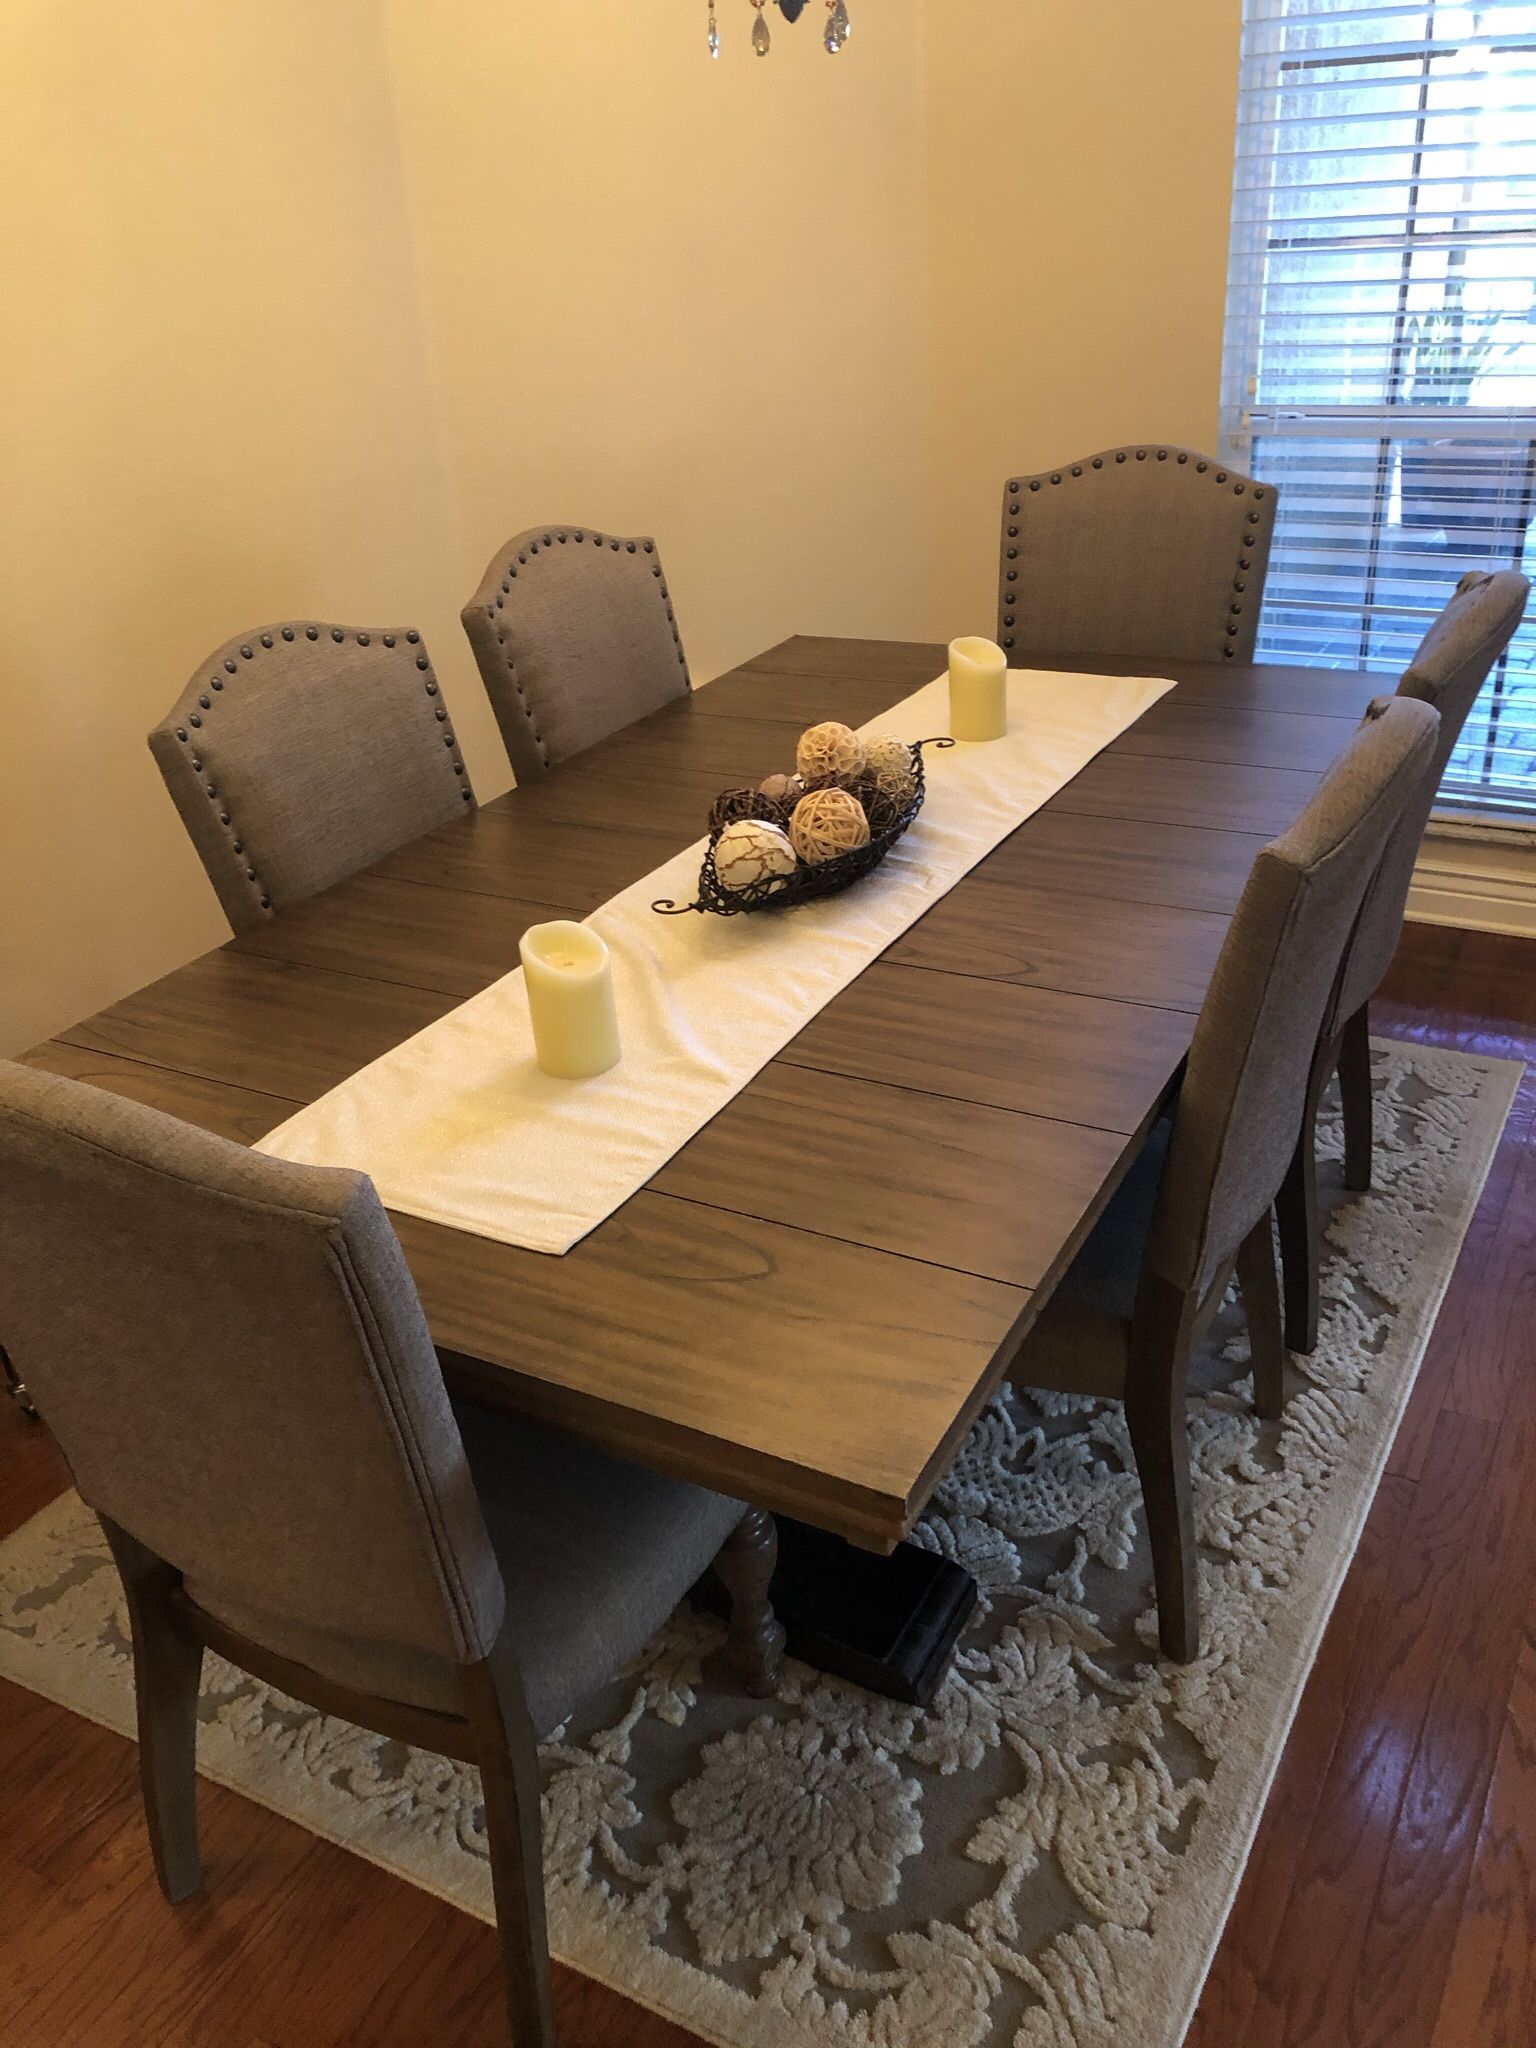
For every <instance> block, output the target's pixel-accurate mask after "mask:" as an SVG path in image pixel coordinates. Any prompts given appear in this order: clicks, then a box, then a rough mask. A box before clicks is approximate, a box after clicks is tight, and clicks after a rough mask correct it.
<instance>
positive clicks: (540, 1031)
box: [518, 920, 619, 1081]
mask: <svg viewBox="0 0 1536 2048" xmlns="http://www.w3.org/2000/svg"><path fill="white" fill-rule="evenodd" d="M518 950H519V951H520V952H521V954H522V956H523V984H524V986H525V987H526V988H527V990H528V1011H529V1014H530V1016H531V1017H532V1018H533V1043H534V1048H535V1050H536V1052H537V1053H538V1059H539V1065H540V1066H541V1067H542V1068H543V1070H544V1072H545V1073H546V1074H553V1075H554V1076H555V1078H556V1079H557V1080H560V1081H584V1080H587V1079H588V1078H589V1077H590V1076H592V1075H593V1074H606V1073H607V1071H608V1069H609V1068H610V1067H611V1066H614V1065H615V1064H616V1063H617V1061H618V1057H619V1020H618V1014H617V1012H616V1011H615V1009H614V1007H613V968H612V966H611V964H610V962H609V959H608V948H607V947H606V946H605V945H604V944H603V942H602V940H601V939H600V938H599V937H598V936H597V933H596V932H593V931H588V929H587V927H586V926H585V925H584V924H570V923H567V922H566V921H564V920H561V921H559V922H557V923H555V924H536V925H533V926H531V927H530V928H529V929H528V930H527V931H526V932H524V933H523V937H522V943H521V945H520V947H519V949H518Z"/></svg>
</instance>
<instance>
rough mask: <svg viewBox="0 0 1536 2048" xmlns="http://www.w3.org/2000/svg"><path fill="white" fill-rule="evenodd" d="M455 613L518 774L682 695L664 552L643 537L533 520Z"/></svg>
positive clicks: (535, 771) (526, 776)
mask: <svg viewBox="0 0 1536 2048" xmlns="http://www.w3.org/2000/svg"><path fill="white" fill-rule="evenodd" d="M462 616H463V620H464V630H465V632H466V633H467V634H468V635H469V644H470V646H471V647H472V648H473V649H474V650H475V660H476V661H477V662H478V663H479V664H480V674H481V678H482V679H483V681H484V683H485V689H486V695H487V696H488V697H489V698H490V700H491V708H492V709H493V710H494V711H495V713H496V722H497V724H498V725H499V726H500V727H501V736H502V738H503V739H504V740H505V742H506V747H507V753H508V755H509V757H510V759H511V762H512V772H513V773H514V774H515V775H516V777H517V779H518V781H519V782H527V781H530V780H531V779H532V778H533V777H535V776H538V775H542V774H543V773H544V770H545V769H546V768H553V767H554V766H555V764H556V763H557V762H559V761H565V760H569V758H570V757H571V755H572V754H579V753H580V752H581V751H582V749H583V748H584V747H590V746H595V745H596V743H597V742H598V741H599V740H602V739H606V738H607V737H608V735H609V734H610V733H612V732H618V731H619V730H620V729H621V728H622V727H624V726H626V725H632V724H633V723H634V721H635V720H636V719H637V718H644V717H645V716H646V714H647V713H648V712H652V711H659V710H660V709H661V707H662V705H663V704H669V703H671V701H672V700H673V698H675V697H686V696H687V694H688V690H689V687H690V685H689V680H688V660H687V657H686V655H685V654H684V653H683V643H682V637H681V635H680V634H679V632H678V627H677V618H676V615H675V613H674V611H673V607H672V598H671V595H670V593H669V591H668V589H667V579H666V576H665V575H664V574H663V572H662V567H661V556H660V555H659V554H658V553H657V551H656V543H655V541H653V540H650V539H648V538H647V537H646V536H645V535H643V534H640V535H637V536H634V537H633V538H631V537H629V536H625V535H618V536H615V535H614V534H609V533H597V532H595V531H594V530H593V529H592V528H591V527H590V526H535V527H530V528H529V530H528V532H527V533H520V534H519V535H518V536H517V538H516V539H515V540H509V541H508V542H507V544H506V546H505V547H504V548H502V549H501V550H500V551H499V552H498V553H497V554H496V555H495V556H494V557H493V558H492V561H491V564H490V567H489V568H488V569H487V570H486V572H485V575H484V577H483V579H482V580H481V584H480V588H479V589H478V590H477V591H476V592H475V594H474V596H473V597H472V598H471V599H470V601H469V603H468V604H467V605H465V607H464V611H463V614H462Z"/></svg>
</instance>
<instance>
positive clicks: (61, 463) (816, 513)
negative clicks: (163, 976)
mask: <svg viewBox="0 0 1536 2048" xmlns="http://www.w3.org/2000/svg"><path fill="white" fill-rule="evenodd" d="M964 11H965V18H966V20H967V22H968V23H969V24H970V26H969V29H968V32H967V33H966V34H964V35H960V34H957V33H956V16H957V12H958V0H862V4H861V5H860V6H859V8H858V9H857V11H856V14H855V20H856V23H857V27H858V36H857V41H856V43H855V45H854V47H853V49H852V50H851V51H850V52H849V53H848V55H847V56H846V58H844V59H842V60H839V61H838V62H837V63H831V62H829V61H828V59H827V58H826V57H825V56H824V55H823V53H822V52H821V50H820V49H819V47H818V45H817V41H816V33H815V29H816V24H815V20H814V14H813V15H812V16H810V17H808V18H807V20H806V21H805V22H802V23H801V24H800V26H799V27H798V28H797V29H794V30H790V29H788V28H784V29H782V30H781V31H780V33H779V35H778V37H777V46H776V48H775V52H774V55H773V57H772V58H771V59H770V60H769V61H768V62H767V63H765V64H759V63H757V62H756V61H755V60H752V59H750V58H749V57H748V55H747V52H746V46H745V31H746V28H747V26H748V25H749V24H748V15H749V10H748V9H747V8H746V6H745V0H721V19H722V25H723V28H724V31H725V34H726V37H727V50H726V56H725V58H724V60H723V61H722V62H721V63H720V64H719V65H711V64H709V62H708V61H707V59H706V58H705V57H704V56H703V54H702V37H703V29H704V19H705V9H704V5H703V0H665V4H664V5H663V4H662V0H583V4H582V5H581V6H579V7H578V6H575V5H573V4H572V0H516V4H508V0H439V4H434V5H428V4H425V0H219V5H218V6H216V7H209V6H207V5H205V4H203V0H149V4H148V5H146V6H142V7H135V8H132V9H126V8H123V7H122V6H121V5H120V4H119V0H68V4H66V0H8V4H7V6H6V7H5V9H4V11H3V15H0V194H3V197H0V266H3V268H0V275H3V276H4V278H5V292H4V295H3V299H0V369H3V374H4V379H5V383H4V389H5V395H6V403H5V407H4V409H3V412H0V619H3V623H4V632H3V635H0V1050H5V1049H14V1048H17V1047H19V1046H21V1045H23V1044H26V1043H28V1042H30V1041H31V1040H33V1039H35V1038H37V1037H39V1036H41V1035H44V1034H45V1033H47V1032H48V1031H51V1030H54V1029H57V1028H59V1027H61V1026H62V1025H64V1024H66V1023H68V1022H70V1021H71V1020H73V1019H75V1018H77V1017H79V1016H81V1015H83V1014H85V1013H87V1012H89V1011H91V1010H93V1009H95V1008H98V1007H100V1006H101V1005H103V1004H104V1003H107V1002H109V1001H111V1000H113V999H114V998H115V997H117V996H119V995H121V994H123V993H125V992H126V991H128V990H130V989H132V988H134V987H136V986H138V985H139V984H141V983H142V982H144V981H146V980H148V979H149V978H151V977H152V976H153V975H155V974H157V973H160V972H163V971H164V970H166V969H167V968H169V967H171V966H174V965H175V964H177V963H178V962H179V961H181V960H183V959H186V958H188V957H190V956H191V955H193V954H195V953H196V952H198V951H200V950H201V949H202V948H204V947H206V946H207V945H209V944H212V943H214V942H216V941H217V940H218V939H219V938H221V937H222V936H223V935H224V926H223V924H222V921H221V919H220V916H219V913H218V911H217V908H216V906H215V902H214V898H213V895H212V891H211V890H210V889H209V887H208V885H207V883H206V881H205V880H204V878H203V876H202V872H201V869H200V868H199V867H198V865H197V863H196V861H195V859H194V857H193V855H192V853H191V850H190V848H189V847H188V845H187V844H186V842H185V839H184V837H183V835H182V832H181V828H180V826H179V823H178V822H177V819H176V816H175V813H174V811H173V810H172V808H171V805H170V802H169V800H168V799H167V798H166V797H165V795H164V793H163V791H162V789H161V787H160V784H159V780H158V777H157V775H156V773H155V771H154V768H153V765H152V763H151V761H150V758H149V754H148V751H147V749H146V748H145V746H144V733H145V731H146V729H147V728H148V726H149V725H150V724H151V723H152V722H153V720H154V719H155V718H156V717H157V716H158V715H159V714H160V713H161V711H162V710H163V709H164V708H165V706H166V705H167V704H168V703H169V701H170V700H171V698H172V697H173V696H174V694H175V692H176V691H177V689H178V688H179V687H180V685H181V683H182V682H183V681H184V679H185V677H186V676H187V674H188V673H189V672H190V671H191V669H192V668H193V666H194V665H195V664H196V663H197V662H198V661H199V660H200V658H201V656H202V654H203V653H204V652H205V651H206V650H207V648H209V647H210V646H212V645H213V644H215V643H216V642H217V641H219V640H221V639H222V638H224V637H225V636H226V635H227V634H229V633H231V632H233V631H237V630H239V629H240V628H241V627H243V626H247V625H254V624H257V623H259V622H261V621H263V620H266V619H269V618H272V617H277V616H282V615H285V614H290V613H293V614H303V613H306V612H314V613H317V614H319V615H321V616H331V617H335V618H338V619H343V620H349V621H351V622H354V623H367V622H375V623H382V622H385V621H396V622H398V621H410V622H413V623H416V624H419V625H420V626H421V627H422V628H423V630H424V631H425V632H426V635H427V637H428V640H429V643H430V644H431V646H432V648H433V650H434V653H435V655H436V658H437V662H438V666H439V668H440V670H441V671H442V672H443V675H444V678H445V684H446V687H447V690H448V693H449V696H450V698H451V699H452V701H453V704H454V708H455V713H456V722H457V723H458V724H459V726H460V728H461V730H462V731H463V732H464V735H465V740H466V746H467V750H468V753H469V758H470V765H471V767H472V769H473V771H474V773H475V776H476V780H477V783H478V785H479V787H480V789H481V791H482V794H491V793H494V791H495V790H497V789H498V788H500V787H501V786H503V785H504V783H505V781H506V779H507V770H506V762H505V757H504V755H503V754H502V752H501V749H500V745H499V742H498V741H497V739H496V737H495V734H494V727H493V725H492V722H491V720H490V717H489V713H488V710H487V709H486V707H485V705H484V700H483V697H482V696H481V695H480V692H479V686H478V682H477V681H476V679H475V678H474V675H473V669H472V665H471V664H470V662H469V658H468V654H467V649H466V648H465V647H464V644H463V641H462V636H461V633H460V629H459V626H458V623H457V612H458V606H459V603H460V602H461V601H462V598H463V597H464V595H465V594H466V593H467V591H468V590H469V589H470V588H471V587H472V586H473V584H474V582H475V580H476V579H477V578H478V575H479V572H480V570H481V568H482V566H483V564H484V562H485V560H486V558H487V556H488V555H489V554H490V552H491V551H492V549H493V548H494V547H495V546H496V545H497V544H498V543H499V542H500V541H501V540H502V539H503V538H505V537H506V536H507V535H508V534H510V533H511V532H512V531H514V530H515V529H516V528H517V527H519V526H521V525H523V524H527V523H531V522H533V521H537V520H542V519H550V518H566V519H579V520H584V521H590V522H592V523H601V524H607V525H611V526H613V527H616V528H630V529H641V528H644V529H647V530H651V531H654V532H655V533H657V534H658V535H659V537H660V538H661V541H662V544H663V547H664V550H665V554H666V558H667V562H668V567H669V571H670V575H671V578H672V582H673V584H674V586H675V589H676V592H677V596H678V602H679V607H680V614H681V617H682V620H683V624H684V630H685V633H686V635H687V640H688V645H689V651H690V655H691V658H692V661H693V666H694V669H695V673H696V674H697V675H699V676H708V675H711V674H713V673H716V672H718V671H719V670H720V669H721V668H723V667H725V666H728V665H729V664H730V663H731V662H733V661H735V660H737V659H739V658H741V657H742V656H744V655H746V654H748V653H750V652H752V651H753V650H754V649H756V648H759V647H761V646H763V645H765V644H766V643H768V642H770V641H773V640H775V639H778V638H779V637H781V636H782V635H784V634H786V633H788V632H791V631H795V630H801V631H809V632H817V631H824V632H850V633H887V634H893V635H901V634H912V633H917V634H923V635H932V636H937V635H939V634H948V633H949V632H951V631H954V630H959V629H961V628H965V629H974V628H975V627H976V626H977V625H985V623H986V621H988V620H989V619H990V617H991V612H992V598H991V585H992V550H993V540H994V524H993V523H994V519H995V510H996V504H995V501H996V495H997V487H998V485H999V484H1000V482H1001V480H1002V475H1003V471H1004V469H1005V468H1006V466H1007V464H1009V463H1020V462H1022V463H1031V464H1033V463H1046V462H1049V461H1051V460H1053V459H1055V458H1057V457H1059V456H1061V455H1064V454H1067V453H1070V452H1073V451H1074V450H1077V449H1081V448H1087V447H1092V446H1097V445H1099V444H1101V443H1104V442H1108V441H1111V440H1113V439H1115V438H1116V437H1117V436H1121V435H1133V434H1137V433H1143V432H1145V433H1149V434H1150V433H1158V434H1167V435H1169V436H1180V437H1184V438H1188V439H1194V440H1209V439H1210V438H1211V436H1212V435H1213V434H1214V431H1215V406H1216V380H1217V363H1218V356H1219V346H1220V313H1221V283H1222V270H1223V264H1224V257H1225V235H1226V210H1227V180H1228V176H1229V164H1230V149H1231V116H1232V89H1233V82H1234V77H1235V65H1236V36H1237V4H1236V0H1185V4H1184V6H1183V8H1182V9H1181V10H1180V15H1181V20H1180V30H1181V34H1182V36H1183V41H1182V43H1181V45H1180V46H1179V47H1177V48H1176V49H1173V50H1170V47H1169V41H1168V24H1167V22H1166V21H1161V22H1154V21H1153V20H1152V19H1151V18H1150V17H1148V16H1146V14H1145V11H1144V10H1143V9H1140V8H1138V7H1137V6H1134V5H1132V4H1131V0H1095V4H1094V6H1093V7H1092V8H1091V9H1086V10H1085V9H1083V8H1081V7H1077V6H1073V5H1069V4H1068V0H969V5H968V7H967V8H966V9H965V10H964Z"/></svg>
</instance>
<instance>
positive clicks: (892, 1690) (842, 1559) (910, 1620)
mask: <svg viewBox="0 0 1536 2048" xmlns="http://www.w3.org/2000/svg"><path fill="white" fill-rule="evenodd" d="M775 1521H776V1523H777V1525H778V1531H779V1563H778V1569H777V1571H776V1572H775V1573H774V1575H773V1589H772V1598H773V1605H774V1609H775V1611H776V1612H777V1614H778V1617H779V1620H780V1621H781V1622H783V1624H784V1632H785V1635H786V1636H787V1638H788V1648H789V1654H790V1655H791V1656H792V1657H798V1658H800V1659H801V1661H802V1662H803V1663H806V1664H811V1665H814V1666H815V1668H816V1669H817V1670H818V1671H825V1672H827V1673H829V1674H830V1675H831V1676H832V1677H834V1678H847V1679H851V1680H852V1682H853V1683H854V1684H855V1685H862V1686H864V1687H866V1688H867V1689H868V1690H869V1691H870V1692H877V1693H881V1694H883V1695H884V1697H885V1698H887V1699H893V1700H903V1701H906V1702H907V1703H908V1704H910V1705H913V1706H919V1707H923V1706H926V1705H927V1704H928V1702H929V1700H931V1699H932V1698H933V1695H934V1693H935V1692H936V1691H937V1690H938V1686H939V1682H940V1680H941V1679H942V1678H943V1676H944V1673H945V1672H946V1670H947V1669H948V1668H949V1659H950V1653H951V1652H952V1651H953V1649H954V1647H955V1640H956V1638H957V1637H958V1635H959V1634H960V1631H961V1629H962V1628H964V1626H965V1624H966V1622H967V1621H968V1620H969V1619H970V1615H971V1611H972V1609H973V1608H974V1607H975V1605H976V1597H977V1596H976V1581H975V1580H974V1579H973V1578H972V1577H971V1575H970V1573H969V1572H968V1571H965V1570H963V1569H962V1567H961V1566H959V1565H957V1564H954V1563H952V1562H951V1561H950V1559H949V1558H947V1557H939V1556H937V1555H936V1554H935V1553H934V1552H933V1551H931V1550H921V1549H919V1548H918V1546H917V1545H916V1544H915V1543H900V1544H898V1545H897V1546H896V1548H895V1550H893V1551H892V1552H891V1554H890V1556H889V1557H879V1556H877V1555H876V1554H875V1553H874V1552H873V1551H870V1550H860V1549H858V1548H857V1547H856V1546H855V1545H854V1544H852V1543H845V1542H844V1541H843V1539H842V1537H840V1536H829V1535H828V1534H827V1532H826V1531H825V1530H824V1529H813V1528H811V1527H809V1526H808V1525H807V1524H806V1523H804V1522H794V1521H791V1520H790V1519H789V1517H788V1516H787V1515H778V1516H776V1517H775ZM695 1597H696V1598H698V1599H699V1600H700V1602H701V1604H702V1605H704V1606H707V1607H708V1608H710V1609H711V1610H712V1611H713V1612H716V1613H723V1612H724V1610H725V1605H726V1602H725V1596H724V1592H723V1589H722V1588H720V1587H719V1586H718V1585H717V1583H716V1582H715V1580H714V1578H713V1576H711V1577H710V1578H708V1579H706V1580H705V1581H704V1583H703V1584H702V1585H701V1586H700V1587H699V1589H698V1593H697V1594H696V1596H695Z"/></svg>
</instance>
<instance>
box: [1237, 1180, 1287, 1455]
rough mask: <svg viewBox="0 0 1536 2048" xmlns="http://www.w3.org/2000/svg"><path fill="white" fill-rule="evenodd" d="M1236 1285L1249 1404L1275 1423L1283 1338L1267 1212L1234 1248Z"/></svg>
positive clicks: (1280, 1409)
mask: <svg viewBox="0 0 1536 2048" xmlns="http://www.w3.org/2000/svg"><path fill="white" fill-rule="evenodd" d="M1237 1284H1238V1286H1239V1287H1240V1288H1241V1289H1242V1295H1243V1313H1244V1314H1245V1315H1246V1316H1247V1318H1248V1343H1249V1348H1250V1350H1251V1351H1252V1354H1253V1403H1254V1406H1255V1407H1256V1408H1257V1409H1258V1411H1259V1413H1260V1415H1262V1416H1263V1417H1264V1420H1265V1421H1266V1422H1278V1421H1279V1419H1280V1417H1281V1415H1282V1414H1283V1413H1284V1411H1285V1336H1284V1332H1283V1330H1282V1328H1281V1323H1280V1286H1279V1282H1278V1280H1277V1279H1276V1277H1275V1241H1274V1236H1273V1234H1272V1232H1271V1230H1270V1211H1269V1210H1268V1209H1266V1210H1265V1211H1264V1214H1263V1216H1262V1217H1261V1218H1260V1219H1259V1221H1258V1223H1257V1224H1256V1225H1255V1227H1254V1228H1253V1229H1252V1230H1250V1231H1249V1233H1248V1235H1247V1236H1246V1237H1245V1238H1244V1239H1243V1241H1242V1243H1241V1244H1240V1245H1239V1246H1238V1251H1237Z"/></svg>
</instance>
